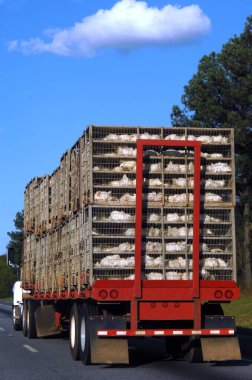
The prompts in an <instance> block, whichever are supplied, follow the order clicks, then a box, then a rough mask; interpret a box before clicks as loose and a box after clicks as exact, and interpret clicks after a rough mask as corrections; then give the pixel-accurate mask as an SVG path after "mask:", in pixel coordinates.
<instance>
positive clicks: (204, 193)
mask: <svg viewBox="0 0 252 380" xmlns="http://www.w3.org/2000/svg"><path fill="white" fill-rule="evenodd" d="M137 139H145V140H160V139H161V140H166V141H169V140H189V141H201V142H202V144H203V145H202V153H201V184H200V186H201V226H200V275H201V278H202V279H210V280H211V279H212V280H231V279H235V276H236V268H235V265H236V263H235V236H234V202H235V192H234V151H233V149H234V148H233V131H232V130H231V129H202V128H198V129H193V128H188V129H187V128H149V127H148V128H147V127H146V128H145V127H103V126H89V127H88V128H87V130H86V131H85V132H84V134H83V135H82V137H81V138H80V139H79V140H78V141H77V143H76V144H75V145H74V146H73V147H72V148H71V149H70V150H69V151H67V152H66V153H65V154H64V155H63V157H62V159H61V163H60V167H59V168H57V169H56V170H55V171H54V173H53V174H52V176H53V175H55V178H52V177H51V178H50V181H49V180H48V181H46V183H49V185H48V186H49V188H48V194H49V198H48V202H45V201H44V206H45V205H46V204H47V203H48V207H49V211H48V212H47V213H46V212H45V210H44V215H49V216H48V218H49V220H48V221H47V223H46V221H44V224H43V226H44V225H47V226H49V227H48V230H47V231H46V232H43V231H42V232H43V233H40V234H39V235H37V236H36V239H35V243H34V244H35V245H36V247H35V248H34V249H33V252H34V257H33V258H31V259H30V260H29V258H30V257H31V256H32V254H31V253H30V251H31V248H29V251H27V253H26V257H27V259H26V261H25V263H24V268H23V271H24V273H25V274H26V278H27V282H28V283H29V282H31V279H30V278H29V276H30V274H31V273H33V274H34V276H35V279H36V283H37V286H38V289H39V290H44V291H54V289H55V290H56V289H60V290H63V289H66V288H68V289H69V290H70V289H72V288H77V289H78V290H80V289H82V288H83V287H84V286H85V285H86V284H92V283H93V282H94V281H95V280H97V279H134V265H135V258H134V254H135V244H134V243H135V206H136V155H137V149H136V141H137ZM193 171H194V151H193V150H192V149H190V148H184V147H178V148H174V147H169V146H162V147H157V146H153V147H152V146H148V147H146V148H145V149H144V157H143V183H142V188H143V225H142V278H143V279H147V280H148V279H149V280H152V279H157V280H158V279H167V280H187V279H192V267H193V265H192V264H193V257H192V241H193V205H194V196H193V189H194V173H193ZM50 184H53V188H50V186H51V185H50ZM43 186H45V181H44V182H43ZM43 191H44V192H45V189H44V187H43ZM52 202H53V204H52ZM55 202H57V205H55V204H54V203H55ZM27 205H28V201H27ZM29 207H30V205H29ZM53 210H57V211H55V213H56V214H55V215H53V213H54V211H53ZM52 217H53V222H52ZM34 223H35V224H36V221H34ZM33 233H34V230H31V231H30V230H29V231H27V233H26V242H25V251H26V247H27V249H28V247H30V246H29V244H28V240H29V241H31V236H32V235H33ZM41 260H42V261H41ZM31 261H34V262H35V263H36V265H37V266H39V265H40V266H44V270H43V271H42V272H40V271H39V268H37V269H36V267H35V266H34V267H33V264H32V263H31ZM39 263H40V264H39ZM34 265H35V264H34ZM28 272H29V274H28ZM36 273H40V277H41V273H44V275H42V277H43V278H38V275H36Z"/></svg>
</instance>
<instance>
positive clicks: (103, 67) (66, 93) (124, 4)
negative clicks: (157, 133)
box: [0, 0, 252, 254]
mask: <svg viewBox="0 0 252 380" xmlns="http://www.w3.org/2000/svg"><path fill="white" fill-rule="evenodd" d="M251 14H252V2H251V0H211V1H210V0H194V1H187V0H180V1H179V0H177V1H171V0H167V1H166V0H156V1H153V0H146V1H137V0H119V1H115V0H100V1H98V0H92V1H91V0H53V1H52V0H0V158H1V160H0V178H1V187H0V254H4V253H5V252H6V245H7V244H8V241H9V238H8V236H7V231H11V230H13V229H14V225H13V219H14V218H15V215H16V213H17V212H18V211H21V210H22V209H23V197H24V189H25V186H26V184H27V183H28V182H29V181H30V179H31V178H33V177H34V176H42V175H44V174H48V173H49V174H50V173H51V172H52V171H53V170H54V169H55V168H56V167H57V166H58V165H59V160H60V157H61V155H62V154H63V153H64V152H65V151H66V150H67V149H68V148H70V147H71V146H72V145H73V144H74V143H75V141H76V140H77V139H78V138H79V137H80V136H81V135H82V133H83V131H84V130H85V128H86V126H88V125H89V124H94V125H125V126H129V125H135V126H136V125H142V126H169V125H170V124H171V121H170V114H171V110H172V106H173V105H174V104H178V105H180V104H181V103H180V101H181V95H182V93H183V86H184V85H186V84H187V83H188V81H189V80H190V79H191V77H192V76H193V74H194V73H196V71H197V66H198V63H199V60H200V58H201V57H202V56H203V55H204V54H209V53H211V52H212V51H216V52H219V51H220V50H221V47H222V45H223V44H225V43H226V42H227V41H228V39H229V38H231V37H232V36H234V35H235V34H236V35H239V34H240V33H241V32H242V31H243V28H244V24H245V21H246V17H247V16H249V15H251Z"/></svg>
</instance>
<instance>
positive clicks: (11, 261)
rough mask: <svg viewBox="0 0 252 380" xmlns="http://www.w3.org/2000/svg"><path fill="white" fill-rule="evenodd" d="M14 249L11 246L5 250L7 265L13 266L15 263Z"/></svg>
mask: <svg viewBox="0 0 252 380" xmlns="http://www.w3.org/2000/svg"><path fill="white" fill-rule="evenodd" d="M14 255H15V250H14V248H13V247H8V251H7V265H9V266H13V265H14V264H15V260H14Z"/></svg>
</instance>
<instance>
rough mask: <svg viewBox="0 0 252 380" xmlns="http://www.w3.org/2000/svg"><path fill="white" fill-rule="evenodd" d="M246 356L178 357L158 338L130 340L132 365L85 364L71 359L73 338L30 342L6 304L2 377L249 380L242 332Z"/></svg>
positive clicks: (249, 353) (1, 327)
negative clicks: (218, 360) (171, 355)
mask: <svg viewBox="0 0 252 380" xmlns="http://www.w3.org/2000/svg"><path fill="white" fill-rule="evenodd" d="M240 343H241V347H242V353H243V360H242V361H236V362H235V361H233V362H222V363H202V364H190V363H187V362H185V361H183V360H180V361H173V360H171V359H169V357H168V356H167V355H166V353H165V348H164V343H163V341H162V340H158V339H154V338H151V339H146V338H139V339H136V340H133V341H130V343H129V346H130V350H129V352H130V358H131V364H130V365H129V366H125V365H114V366H111V365H95V366H84V365H83V364H82V363H81V362H74V361H73V360H72V359H71V357H70V352H69V340H68V338H65V339H62V338H59V337H58V336H57V337H56V338H53V337H50V338H43V339H41V338H40V339H34V340H31V339H30V340H29V339H28V338H25V337H24V336H23V334H22V332H19V331H18V332H15V331H13V328H12V320H11V306H10V305H8V304H6V303H5V304H3V303H2V302H0V380H23V379H25V380H37V379H38V380H66V379H68V380H82V379H83V380H128V379H129V380H133V379H134V380H168V379H169V380H182V379H183V380H197V379H203V380H208V379H209V380H219V379H221V380H239V379H242V380H246V379H250V380H251V379H252V349H251V348H252V336H246V335H241V336H240Z"/></svg>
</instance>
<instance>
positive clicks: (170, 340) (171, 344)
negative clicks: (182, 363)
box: [165, 336, 185, 360]
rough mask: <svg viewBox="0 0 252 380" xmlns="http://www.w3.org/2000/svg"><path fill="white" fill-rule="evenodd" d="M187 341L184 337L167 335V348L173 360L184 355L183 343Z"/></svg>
mask: <svg viewBox="0 0 252 380" xmlns="http://www.w3.org/2000/svg"><path fill="white" fill-rule="evenodd" d="M184 342H185V338H184V337H173V336H171V337H167V338H165V348H166V352H167V354H168V355H170V356H171V358H172V359H173V360H176V359H180V358H181V357H183V356H182V345H183V343H184Z"/></svg>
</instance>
